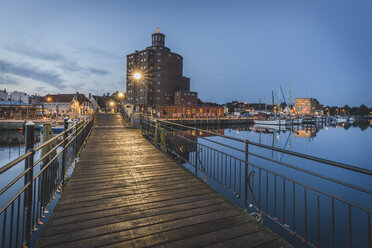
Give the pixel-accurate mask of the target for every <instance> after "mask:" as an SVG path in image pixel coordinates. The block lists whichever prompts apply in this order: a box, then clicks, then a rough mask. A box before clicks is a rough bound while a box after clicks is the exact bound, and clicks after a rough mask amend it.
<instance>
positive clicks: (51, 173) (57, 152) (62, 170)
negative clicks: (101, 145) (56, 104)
mask: <svg viewBox="0 0 372 248" xmlns="http://www.w3.org/2000/svg"><path fill="white" fill-rule="evenodd" d="M93 123H94V117H93V116H88V117H86V118H84V119H83V120H81V121H79V122H78V123H76V124H74V125H72V126H71V127H68V121H67V119H65V121H64V131H63V132H61V133H60V134H58V135H56V136H54V137H53V138H51V139H49V140H48V141H46V142H44V143H43V144H41V145H40V146H38V147H34V129H35V126H34V124H33V123H28V124H26V130H25V141H26V142H25V143H26V151H25V154H24V155H22V156H21V157H19V158H17V159H15V160H14V161H12V162H10V163H8V164H6V165H5V166H3V167H1V168H0V176H1V175H3V176H4V175H6V173H7V172H10V171H11V169H13V170H14V171H17V170H18V171H19V169H20V168H19V166H20V163H22V162H23V161H24V169H23V168H21V169H23V170H22V171H21V172H20V173H19V174H18V175H17V176H16V177H15V178H14V179H12V180H11V181H10V182H9V183H8V184H7V185H6V186H4V187H3V188H2V189H1V190H0V199H2V201H0V204H1V205H0V208H1V209H0V230H1V231H0V247H17V248H18V247H29V246H30V240H31V235H32V233H33V232H34V231H36V230H37V228H38V226H40V225H43V222H42V221H43V218H44V217H45V214H47V213H48V207H49V206H50V203H51V202H52V200H53V199H55V197H56V193H60V192H61V190H62V187H63V185H64V179H65V176H66V173H67V171H68V169H69V167H70V166H71V165H72V164H73V162H74V160H75V158H76V157H77V156H78V154H79V153H80V151H81V149H82V147H83V144H84V142H85V141H86V139H87V137H88V135H89V133H90V131H91V128H92V126H93ZM47 147H49V148H47ZM42 150H44V151H43V152H41V151H42ZM35 153H37V154H38V155H40V156H39V158H35ZM34 160H37V161H36V162H34Z"/></svg>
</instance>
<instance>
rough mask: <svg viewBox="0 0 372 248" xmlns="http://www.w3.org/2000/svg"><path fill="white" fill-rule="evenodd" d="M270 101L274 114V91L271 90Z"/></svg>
mask: <svg viewBox="0 0 372 248" xmlns="http://www.w3.org/2000/svg"><path fill="white" fill-rule="evenodd" d="M271 101H272V105H273V112H274V114H276V111H275V108H274V91H273V90H272V91H271Z"/></svg>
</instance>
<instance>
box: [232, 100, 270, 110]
mask: <svg viewBox="0 0 372 248" xmlns="http://www.w3.org/2000/svg"><path fill="white" fill-rule="evenodd" d="M225 106H226V108H227V111H228V112H229V113H248V112H254V111H264V110H267V108H268V106H267V104H266V103H247V102H238V101H232V102H228V103H226V104H225Z"/></svg>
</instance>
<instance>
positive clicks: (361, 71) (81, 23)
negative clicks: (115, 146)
mask: <svg viewBox="0 0 372 248" xmlns="http://www.w3.org/2000/svg"><path fill="white" fill-rule="evenodd" d="M157 27H159V28H160V32H161V33H164V34H165V35H166V39H165V45H166V46H167V47H169V48H170V49H171V50H172V51H173V52H176V53H178V54H180V55H182V56H183V58H184V75H185V76H186V77H190V81H191V90H193V91H198V93H199V98H201V99H202V100H203V101H212V102H218V103H225V102H227V101H232V100H239V101H247V102H258V101H259V99H261V100H262V102H267V103H271V91H272V90H275V91H278V87H279V86H280V85H281V87H282V89H283V91H284V94H285V95H286V97H288V92H289V81H290V82H291V91H292V96H293V97H315V98H317V99H318V100H319V101H320V103H322V104H324V105H344V104H349V105H350V106H359V105H360V104H362V103H364V104H367V106H368V107H371V106H372V1H371V0H357V1H342V0H332V1H324V0H312V1H298V0H293V1H278V0H272V1H258V0H257V1H202V0H199V1H174V0H173V1H161V0H158V1H119V0H117V1H107V0H105V1H103V0H102V1H88V0H85V1H79V0H70V1H67V0H64V1H50V0H49V1H38V0H33V1H26V0H25V1H17V0H9V1H8V0H5V1H4V0H2V1H1V2H0V88H6V89H7V90H8V91H14V90H17V91H23V92H27V93H29V94H35V93H36V94H40V95H43V94H46V93H74V92H76V91H78V92H82V93H89V92H90V93H93V94H97V93H98V94H102V93H104V92H110V93H112V92H114V91H116V90H123V91H125V83H126V82H125V68H126V55H127V54H129V53H132V52H134V51H135V50H142V49H144V48H145V47H147V46H150V45H151V34H152V33H154V32H156V28H157Z"/></svg>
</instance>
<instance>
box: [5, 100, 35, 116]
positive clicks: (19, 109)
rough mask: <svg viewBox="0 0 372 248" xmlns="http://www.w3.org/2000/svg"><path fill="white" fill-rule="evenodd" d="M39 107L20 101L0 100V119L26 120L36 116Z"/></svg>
mask: <svg viewBox="0 0 372 248" xmlns="http://www.w3.org/2000/svg"><path fill="white" fill-rule="evenodd" d="M36 115H37V107H36V106H33V105H31V104H29V103H25V102H19V101H0V119H2V120H24V119H28V118H35V117H36Z"/></svg>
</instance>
